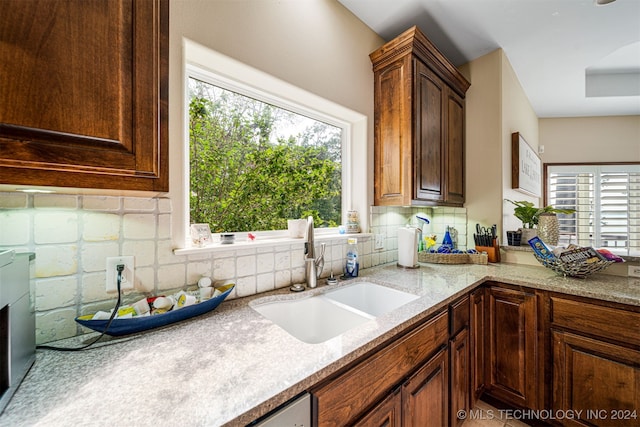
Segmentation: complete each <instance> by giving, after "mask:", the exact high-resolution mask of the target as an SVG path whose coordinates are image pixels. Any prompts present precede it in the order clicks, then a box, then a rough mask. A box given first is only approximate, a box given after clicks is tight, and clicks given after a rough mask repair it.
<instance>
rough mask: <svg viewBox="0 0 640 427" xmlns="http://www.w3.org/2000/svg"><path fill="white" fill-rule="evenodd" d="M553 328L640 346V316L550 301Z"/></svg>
mask: <svg viewBox="0 0 640 427" xmlns="http://www.w3.org/2000/svg"><path fill="white" fill-rule="evenodd" d="M551 321H552V322H553V324H554V325H555V326H562V327H565V328H568V329H573V330H578V331H581V332H585V333H587V334H592V335H597V336H601V337H603V338H609V339H613V340H616V341H622V342H629V343H631V344H634V345H640V313H636V312H633V311H626V310H623V309H619V308H613V307H605V306H601V305H596V304H589V303H585V302H579V301H573V300H568V299H563V298H557V297H551Z"/></svg>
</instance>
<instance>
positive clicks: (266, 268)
mask: <svg viewBox="0 0 640 427" xmlns="http://www.w3.org/2000/svg"><path fill="white" fill-rule="evenodd" d="M274 267H275V256H274V254H273V253H266V254H260V255H258V258H257V265H256V272H257V273H266V272H270V271H273V269H274Z"/></svg>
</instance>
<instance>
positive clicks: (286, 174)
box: [189, 80, 341, 232]
mask: <svg viewBox="0 0 640 427" xmlns="http://www.w3.org/2000/svg"><path fill="white" fill-rule="evenodd" d="M193 82H195V86H194V87H192V88H191V90H192V97H191V102H190V106H189V107H190V108H189V120H190V134H189V142H190V144H189V145H190V171H191V177H190V185H191V197H190V206H191V222H192V223H208V224H209V225H210V227H211V230H212V231H213V232H223V231H236V232H241V231H258V230H276V229H286V228H287V219H293V218H306V217H307V216H308V215H313V216H314V221H315V223H316V224H317V226H337V225H338V224H339V223H340V220H341V196H340V192H341V182H340V181H341V163H340V157H339V156H340V138H339V134H338V136H337V137H336V135H335V133H334V134H333V135H332V134H331V133H323V130H324V129H325V128H326V126H325V127H323V126H320V127H319V128H317V129H315V131H314V129H313V128H311V129H307V130H306V131H305V132H303V134H302V135H296V136H289V137H288V138H278V139H275V138H274V137H273V134H274V127H275V126H276V125H277V123H276V120H277V119H278V117H277V116H278V114H281V113H280V112H281V111H283V110H280V109H277V108H275V107H273V106H270V105H267V104H263V103H260V102H257V101H255V100H252V99H249V98H246V97H238V96H233V95H234V94H232V93H231V92H227V91H222V92H216V94H215V96H211V94H210V93H209V94H207V93H205V91H206V90H208V89H209V88H207V87H206V86H208V85H206V86H204V85H205V84H203V83H201V82H197V81H195V80H194V81H193ZM274 139H275V140H274ZM336 146H337V148H336ZM336 153H337V154H336Z"/></svg>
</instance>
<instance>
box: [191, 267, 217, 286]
mask: <svg viewBox="0 0 640 427" xmlns="http://www.w3.org/2000/svg"><path fill="white" fill-rule="evenodd" d="M211 273H212V270H211V262H190V263H189V264H187V284H188V285H195V284H197V283H198V280H200V278H201V277H203V276H206V277H212V274H211Z"/></svg>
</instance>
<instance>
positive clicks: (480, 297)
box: [469, 288, 486, 407]
mask: <svg viewBox="0 0 640 427" xmlns="http://www.w3.org/2000/svg"><path fill="white" fill-rule="evenodd" d="M484 294H485V289H484V288H479V289H476V290H475V291H474V292H473V293H472V294H471V321H470V322H471V323H470V331H471V334H470V339H469V341H470V347H471V361H470V365H471V372H470V376H471V407H474V406H475V404H476V401H477V400H478V399H479V398H480V396H481V395H482V393H483V392H484V387H485V381H484V373H485V368H484V363H485V351H484V336H485V331H486V329H485V298H484Z"/></svg>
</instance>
